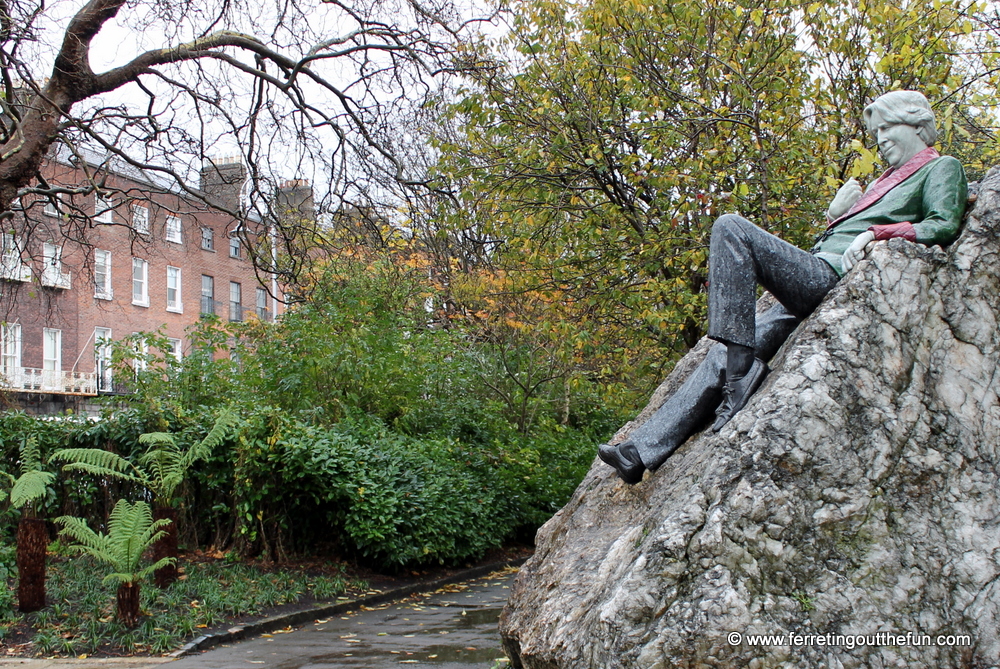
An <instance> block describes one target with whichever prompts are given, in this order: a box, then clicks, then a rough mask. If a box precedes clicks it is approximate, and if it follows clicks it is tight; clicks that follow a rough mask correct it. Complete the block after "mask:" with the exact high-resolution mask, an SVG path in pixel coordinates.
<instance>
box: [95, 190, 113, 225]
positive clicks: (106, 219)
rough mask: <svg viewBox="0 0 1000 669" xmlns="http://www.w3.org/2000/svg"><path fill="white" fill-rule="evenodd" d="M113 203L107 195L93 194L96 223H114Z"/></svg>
mask: <svg viewBox="0 0 1000 669" xmlns="http://www.w3.org/2000/svg"><path fill="white" fill-rule="evenodd" d="M114 210H115V203H114V202H112V200H111V198H109V197H101V196H100V195H94V220H95V221H97V222H98V223H114V222H115V217H114Z"/></svg>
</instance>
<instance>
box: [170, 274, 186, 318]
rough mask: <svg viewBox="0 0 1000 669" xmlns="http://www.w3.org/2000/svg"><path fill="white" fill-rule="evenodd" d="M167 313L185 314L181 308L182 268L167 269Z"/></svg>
mask: <svg viewBox="0 0 1000 669" xmlns="http://www.w3.org/2000/svg"><path fill="white" fill-rule="evenodd" d="M167 311H176V312H177V313H183V312H184V309H183V307H182V306H181V268H180V267H168V268H167Z"/></svg>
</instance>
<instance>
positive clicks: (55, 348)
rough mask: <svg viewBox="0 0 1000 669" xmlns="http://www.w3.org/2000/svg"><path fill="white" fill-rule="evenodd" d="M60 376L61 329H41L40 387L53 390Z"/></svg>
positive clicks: (57, 385)
mask: <svg viewBox="0 0 1000 669" xmlns="http://www.w3.org/2000/svg"><path fill="white" fill-rule="evenodd" d="M61 377H62V330H54V329H52V328H45V329H44V330H42V388H44V389H45V390H55V389H57V388H58V387H59V385H60V383H59V382H60V381H61V380H62V379H61Z"/></svg>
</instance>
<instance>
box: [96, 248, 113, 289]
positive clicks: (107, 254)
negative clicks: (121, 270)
mask: <svg viewBox="0 0 1000 669" xmlns="http://www.w3.org/2000/svg"><path fill="white" fill-rule="evenodd" d="M94 297H96V298H97V299H99V300H110V299H112V298H113V297H114V291H113V290H112V289H111V251H102V250H101V249H96V250H95V251H94Z"/></svg>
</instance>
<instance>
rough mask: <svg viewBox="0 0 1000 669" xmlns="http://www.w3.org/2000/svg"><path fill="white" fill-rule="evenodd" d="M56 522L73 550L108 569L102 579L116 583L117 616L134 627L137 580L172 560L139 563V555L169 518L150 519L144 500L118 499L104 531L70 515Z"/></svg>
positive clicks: (137, 605) (137, 612) (154, 539)
mask: <svg viewBox="0 0 1000 669" xmlns="http://www.w3.org/2000/svg"><path fill="white" fill-rule="evenodd" d="M56 522H57V523H59V524H60V525H62V534H64V535H66V536H67V537H69V538H70V539H72V540H73V541H76V542H77V543H76V545H75V546H74V547H75V548H76V549H77V550H79V551H80V552H82V553H87V554H89V555H91V556H93V557H94V558H95V559H96V560H97V561H99V562H102V563H104V564H107V565H108V566H110V567H111V569H112V572H111V573H110V574H108V575H107V576H105V577H104V581H103V582H104V583H105V584H115V585H118V594H117V606H118V619H119V620H120V621H121V623H122V624H123V625H125V626H126V627H129V628H132V627H135V626H136V624H137V623H138V621H139V591H140V583H141V582H142V580H143V579H145V578H146V577H148V576H149V575H150V574H151V573H153V572H154V571H155V570H157V569H161V568H163V567H165V566H167V565H170V564H173V563H174V562H175V558H172V557H164V558H160V559H159V560H157V561H156V562H154V563H152V564H149V565H146V566H142V554H143V553H144V552H146V550H147V549H148V548H149V547H150V546H152V545H153V544H154V543H155V542H156V541H158V540H159V539H160V538H162V537H163V535H164V534H166V532H165V530H164V528H165V527H166V526H167V525H169V524H170V521H169V520H153V513H152V511H151V509H150V507H149V504H147V503H146V502H143V501H138V502H136V503H135V504H130V503H129V501H128V500H125V499H120V500H118V502H117V503H116V504H115V508H114V509H112V511H111V515H110V516H109V517H108V532H107V534H104V533H99V532H94V530H92V529H90V527H88V526H87V523H86V522H84V521H83V520H82V519H81V518H75V517H73V516H62V517H60V518H56Z"/></svg>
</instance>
